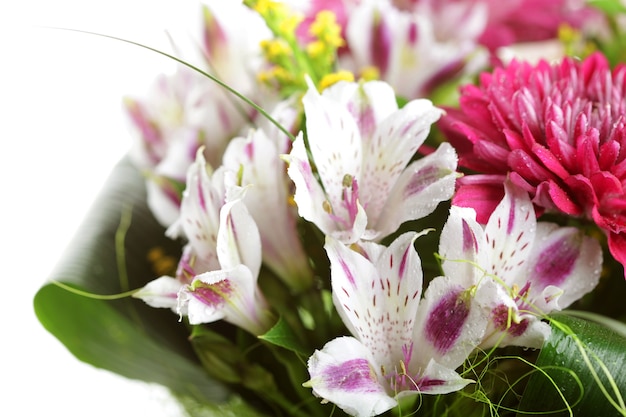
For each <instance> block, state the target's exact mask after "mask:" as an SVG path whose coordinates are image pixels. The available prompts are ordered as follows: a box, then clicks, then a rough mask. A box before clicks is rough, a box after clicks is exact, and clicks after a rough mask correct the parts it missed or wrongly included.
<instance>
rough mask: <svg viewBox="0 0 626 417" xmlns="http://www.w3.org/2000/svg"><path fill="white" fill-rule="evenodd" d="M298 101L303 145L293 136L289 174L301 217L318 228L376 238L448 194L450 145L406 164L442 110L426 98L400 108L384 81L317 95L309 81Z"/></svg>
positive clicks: (343, 236) (346, 236)
mask: <svg viewBox="0 0 626 417" xmlns="http://www.w3.org/2000/svg"><path fill="white" fill-rule="evenodd" d="M303 104H304V112H305V116H306V134H307V137H306V141H307V143H306V144H305V138H304V135H303V134H300V135H299V136H298V138H297V139H296V141H295V142H294V145H293V148H292V150H291V153H290V154H289V157H288V160H289V169H288V174H289V176H290V177H291V179H292V180H293V181H294V183H295V185H296V193H295V201H296V204H297V205H298V211H299V213H300V216H302V217H303V218H305V219H307V220H309V221H311V222H313V223H315V225H316V226H317V227H318V228H319V229H320V230H321V231H322V232H324V234H326V235H331V236H333V237H335V238H337V239H339V240H341V241H343V242H347V243H349V242H355V241H357V240H358V239H361V238H362V239H367V240H378V239H382V238H383V237H385V236H387V235H389V234H391V233H393V232H395V231H396V230H397V229H398V227H399V226H400V224H402V223H403V222H405V221H408V220H414V219H418V218H421V217H424V216H426V215H428V214H430V213H431V212H432V211H433V210H434V209H435V207H436V206H437V205H438V204H439V202H441V201H444V200H448V199H449V198H450V197H451V196H452V193H453V191H454V182H455V170H456V163H457V158H456V153H455V151H454V149H453V148H452V147H451V146H450V145H449V144H447V143H444V144H442V145H440V147H439V149H438V150H437V151H436V152H434V153H432V154H430V155H428V156H425V157H423V158H421V159H418V160H417V161H415V162H410V161H411V160H412V158H413V156H414V155H415V153H416V152H417V150H418V148H419V147H420V146H421V145H422V143H423V142H424V140H425V139H426V137H427V135H428V133H429V131H430V126H431V125H432V123H434V122H435V121H437V120H438V119H439V117H440V115H441V114H442V111H441V110H439V109H437V108H436V107H434V106H433V105H432V103H431V102H430V101H429V100H425V99H422V100H413V101H411V102H409V103H407V104H406V105H405V106H404V107H403V108H402V109H398V105H397V104H396V99H395V95H394V92H393V89H392V88H391V87H390V86H389V85H388V84H386V83H383V82H377V81H372V82H366V83H348V82H340V83H337V84H335V85H333V86H331V87H330V88H328V89H326V90H324V92H323V94H321V95H320V94H319V93H318V92H317V90H316V89H315V88H314V87H312V86H311V87H309V90H308V92H307V93H306V95H305V96H304V98H303ZM307 147H308V151H310V157H311V159H309V153H308V151H307ZM315 175H317V176H318V177H319V182H318V179H317V178H316V176H315Z"/></svg>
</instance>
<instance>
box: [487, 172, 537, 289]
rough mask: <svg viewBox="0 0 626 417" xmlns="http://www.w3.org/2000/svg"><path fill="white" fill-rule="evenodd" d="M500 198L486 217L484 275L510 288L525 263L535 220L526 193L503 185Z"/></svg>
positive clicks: (534, 227)
mask: <svg viewBox="0 0 626 417" xmlns="http://www.w3.org/2000/svg"><path fill="white" fill-rule="evenodd" d="M504 190H505V193H504V198H503V199H502V201H501V202H500V204H498V206H497V207H496V209H495V210H494V212H493V213H492V214H491V217H489V221H488V222H487V226H486V227H485V239H486V240H487V245H488V247H489V251H490V252H491V259H490V264H489V265H486V267H487V272H491V273H493V274H495V275H496V276H497V277H498V278H500V279H501V280H502V281H503V282H504V283H506V284H507V285H510V284H511V283H512V282H513V280H514V279H515V278H516V277H517V275H518V274H519V272H520V271H521V270H522V269H523V267H524V263H525V262H527V260H528V257H529V255H530V251H531V249H532V245H533V241H534V239H535V232H536V224H537V220H536V217H535V210H534V208H533V206H532V203H531V201H530V198H529V197H528V193H527V192H526V191H524V190H522V189H521V188H519V187H517V186H515V185H513V184H512V183H511V182H510V181H508V180H507V181H506V182H505V184H504Z"/></svg>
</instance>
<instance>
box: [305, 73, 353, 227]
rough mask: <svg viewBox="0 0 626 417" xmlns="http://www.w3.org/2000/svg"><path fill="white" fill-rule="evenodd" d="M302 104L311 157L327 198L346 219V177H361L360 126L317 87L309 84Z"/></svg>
mask: <svg viewBox="0 0 626 417" xmlns="http://www.w3.org/2000/svg"><path fill="white" fill-rule="evenodd" d="M342 85H346V86H350V85H353V84H342ZM302 104H303V106H304V113H305V115H306V129H307V138H308V144H309V148H310V151H311V156H312V157H313V162H314V163H315V166H316V168H317V172H318V174H319V177H320V180H321V182H322V185H323V187H324V190H325V191H326V199H327V200H328V203H329V204H330V209H332V211H333V213H334V214H335V215H336V216H338V217H340V218H342V219H347V218H348V217H349V216H348V215H347V213H346V209H345V208H344V207H343V204H342V202H343V190H344V182H345V181H344V178H345V177H346V175H347V176H350V177H351V178H357V179H358V178H359V177H360V175H361V164H362V159H363V156H362V147H361V134H360V132H359V128H358V125H357V123H356V121H355V119H354V117H353V116H352V114H351V113H350V112H349V111H348V109H346V108H345V107H344V106H343V105H342V103H340V102H337V101H335V100H332V99H330V98H329V97H327V96H326V95H320V93H318V92H317V90H316V89H315V87H314V86H310V87H309V90H308V91H307V93H306V94H305V95H304V97H303V98H302ZM320 208H321V207H320Z"/></svg>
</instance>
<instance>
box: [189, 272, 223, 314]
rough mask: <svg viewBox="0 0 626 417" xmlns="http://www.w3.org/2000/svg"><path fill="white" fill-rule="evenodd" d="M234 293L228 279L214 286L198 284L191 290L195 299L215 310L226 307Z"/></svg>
mask: <svg viewBox="0 0 626 417" xmlns="http://www.w3.org/2000/svg"><path fill="white" fill-rule="evenodd" d="M232 292H233V287H232V285H231V283H230V281H229V280H227V279H225V280H222V281H218V282H216V283H214V284H206V283H202V282H200V283H196V284H194V286H193V288H192V290H191V293H192V294H193V296H194V297H195V298H197V299H198V300H200V301H202V302H203V303H204V304H206V305H208V306H211V307H213V308H219V307H221V306H222V305H224V304H225V303H226V299H227V298H228V296H229V295H230V294H232Z"/></svg>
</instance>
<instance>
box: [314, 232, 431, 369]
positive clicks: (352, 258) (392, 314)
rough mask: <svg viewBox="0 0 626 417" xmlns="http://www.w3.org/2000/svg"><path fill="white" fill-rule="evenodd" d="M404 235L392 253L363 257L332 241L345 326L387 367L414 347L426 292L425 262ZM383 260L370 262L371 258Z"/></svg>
mask: <svg viewBox="0 0 626 417" xmlns="http://www.w3.org/2000/svg"><path fill="white" fill-rule="evenodd" d="M416 237H417V234H415V233H405V234H403V235H401V236H400V237H398V238H397V239H396V240H395V241H394V242H393V243H392V244H391V245H390V246H389V247H388V248H384V249H382V250H381V249H375V250H373V251H372V250H371V249H372V247H373V246H374V245H375V244H374V243H370V244H369V246H366V247H365V248H366V250H367V248H369V249H370V250H369V253H368V252H365V253H363V254H359V253H357V252H355V251H353V250H351V249H349V248H347V247H346V246H345V245H343V244H341V243H339V242H337V241H336V240H333V239H332V238H327V240H326V242H327V243H326V251H327V253H328V256H329V259H330V261H331V284H332V288H333V299H334V301H335V306H336V308H337V310H338V311H339V312H340V315H341V317H342V318H343V319H344V323H346V326H347V327H348V328H349V329H351V330H352V331H353V334H354V335H355V336H356V337H357V339H359V340H360V341H361V342H362V343H363V344H364V345H365V346H366V347H368V349H369V350H370V351H371V352H372V354H373V356H374V358H375V359H376V361H377V362H378V363H379V364H381V365H383V366H386V367H391V366H393V364H396V363H398V362H399V361H400V360H403V359H404V357H403V355H402V349H403V347H405V346H408V345H410V344H411V337H412V335H413V325H414V320H415V314H416V312H417V308H418V305H419V300H420V296H421V290H422V270H421V262H420V259H419V256H418V255H417V252H416V251H415V248H414V247H413V243H414V241H415V239H416ZM374 253H376V254H380V257H379V258H377V259H371V258H370V256H371V255H372V254H374Z"/></svg>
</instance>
